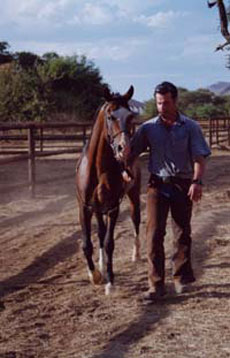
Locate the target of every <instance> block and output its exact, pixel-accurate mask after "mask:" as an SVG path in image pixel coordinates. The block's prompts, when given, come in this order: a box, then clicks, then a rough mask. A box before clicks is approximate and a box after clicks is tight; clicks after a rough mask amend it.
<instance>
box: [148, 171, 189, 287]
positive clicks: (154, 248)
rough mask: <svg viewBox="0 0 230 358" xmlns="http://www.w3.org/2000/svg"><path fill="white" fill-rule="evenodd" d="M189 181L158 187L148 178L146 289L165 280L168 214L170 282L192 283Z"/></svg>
mask: <svg viewBox="0 0 230 358" xmlns="http://www.w3.org/2000/svg"><path fill="white" fill-rule="evenodd" d="M190 185H191V181H190V180H187V179H178V180H176V179H175V181H173V182H172V183H167V184H165V183H162V182H161V181H158V180H157V181H156V180H154V179H153V178H152V177H151V179H150V182H149V186H148V191H147V256H148V278H149V287H150V289H151V288H153V289H156V288H157V286H163V285H164V280H165V251H164V237H165V234H166V222H167V217H168V214H169V211H171V217H172V230H173V236H174V240H173V250H174V252H173V256H172V263H173V266H172V270H173V278H174V279H175V280H179V281H180V282H181V283H187V282H191V281H193V280H194V276H193V270H192V265H191V216H192V201H191V200H190V199H189V197H188V195H187V193H188V190H189V187H190Z"/></svg>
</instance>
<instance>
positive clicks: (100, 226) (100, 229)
mask: <svg viewBox="0 0 230 358" xmlns="http://www.w3.org/2000/svg"><path fill="white" fill-rule="evenodd" d="M96 217H97V222H98V237H99V244H100V247H99V271H100V272H101V274H102V276H103V277H104V275H105V253H104V240H105V234H106V224H105V222H104V219H103V214H100V213H96Z"/></svg>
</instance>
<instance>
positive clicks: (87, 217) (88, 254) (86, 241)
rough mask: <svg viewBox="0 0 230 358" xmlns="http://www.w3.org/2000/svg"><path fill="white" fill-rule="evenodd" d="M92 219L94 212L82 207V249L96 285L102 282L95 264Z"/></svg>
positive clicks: (92, 280) (91, 278)
mask: <svg viewBox="0 0 230 358" xmlns="http://www.w3.org/2000/svg"><path fill="white" fill-rule="evenodd" d="M91 219H92V211H91V210H90V209H89V208H88V207H86V206H85V205H80V224H81V227H82V234H83V245H82V249H83V252H84V255H85V258H86V261H87V265H88V274H89V278H90V281H91V282H93V283H94V284H99V283H101V281H102V276H101V273H100V271H98V270H97V269H96V268H95V265H94V262H93V244H92V241H91Z"/></svg>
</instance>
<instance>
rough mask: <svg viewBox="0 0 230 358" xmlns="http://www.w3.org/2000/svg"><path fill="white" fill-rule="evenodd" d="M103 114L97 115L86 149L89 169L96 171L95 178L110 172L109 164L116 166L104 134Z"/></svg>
mask: <svg viewBox="0 0 230 358" xmlns="http://www.w3.org/2000/svg"><path fill="white" fill-rule="evenodd" d="M105 130H106V129H105V123H104V116H103V114H101V113H99V115H98V117H97V120H96V122H95V124H94V127H93V131H92V135H91V139H90V142H89V147H88V159H89V164H90V167H91V168H94V169H96V173H97V176H100V174H101V173H104V172H106V171H108V170H111V169H110V168H111V164H114V165H116V161H115V158H114V155H113V151H112V148H111V147H110V145H109V143H108V140H107V138H106V133H105Z"/></svg>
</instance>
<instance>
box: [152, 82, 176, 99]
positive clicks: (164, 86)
mask: <svg viewBox="0 0 230 358" xmlns="http://www.w3.org/2000/svg"><path fill="white" fill-rule="evenodd" d="M157 93H160V94H166V93H171V96H172V98H173V99H176V98H177V96H178V91H177V88H176V86H175V85H174V84H173V83H171V82H166V81H165V82H162V83H160V84H159V85H157V86H156V88H155V90H154V97H156V94H157Z"/></svg>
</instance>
